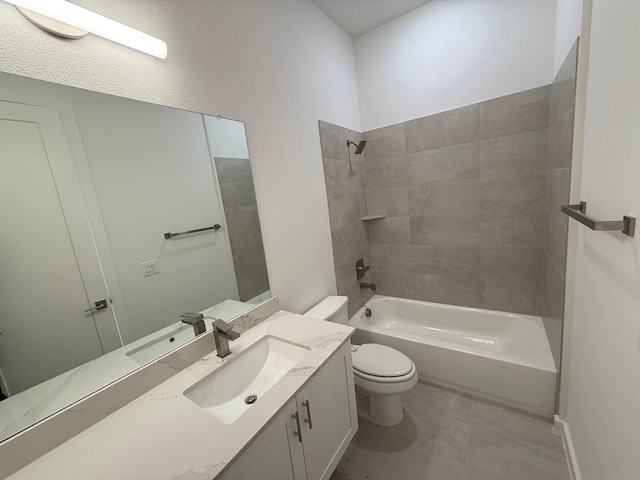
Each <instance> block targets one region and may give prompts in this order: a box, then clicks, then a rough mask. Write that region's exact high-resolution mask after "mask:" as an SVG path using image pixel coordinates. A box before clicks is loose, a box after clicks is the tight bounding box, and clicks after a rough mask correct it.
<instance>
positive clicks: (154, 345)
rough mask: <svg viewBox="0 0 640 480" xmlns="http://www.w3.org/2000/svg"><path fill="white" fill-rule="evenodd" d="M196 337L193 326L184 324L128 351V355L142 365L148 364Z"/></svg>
mask: <svg viewBox="0 0 640 480" xmlns="http://www.w3.org/2000/svg"><path fill="white" fill-rule="evenodd" d="M194 337H195V334H194V333H193V327H191V326H190V325H182V326H180V327H178V328H176V329H175V330H172V331H171V332H169V333H166V334H164V335H162V336H160V337H158V338H155V339H153V340H151V341H150V342H147V343H145V344H144V345H141V346H139V347H137V348H134V349H133V350H131V351H130V352H127V357H129V358H130V359H132V360H134V361H135V362H137V363H138V364H140V365H146V364H147V363H149V362H151V361H152V360H155V359H157V358H158V357H161V356H162V355H164V354H165V353H169V352H170V351H171V350H173V349H174V348H177V347H179V346H180V345H183V344H185V343H187V342H188V341H189V340H191V339H193V338H194Z"/></svg>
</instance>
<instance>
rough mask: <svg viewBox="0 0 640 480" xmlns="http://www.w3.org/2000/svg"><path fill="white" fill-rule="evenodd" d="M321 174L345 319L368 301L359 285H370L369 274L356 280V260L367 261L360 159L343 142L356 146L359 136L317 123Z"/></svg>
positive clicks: (361, 164) (352, 148) (364, 204)
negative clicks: (344, 300) (346, 308)
mask: <svg viewBox="0 0 640 480" xmlns="http://www.w3.org/2000/svg"><path fill="white" fill-rule="evenodd" d="M320 136H321V141H322V157H323V162H324V175H325V181H326V185H327V197H328V202H329V217H330V221H331V241H332V244H333V262H334V266H335V271H336V281H337V284H338V294H339V295H346V296H348V297H349V316H351V315H353V313H355V312H356V311H357V310H358V309H359V308H360V307H362V305H364V303H365V302H366V301H367V300H368V299H369V298H371V296H372V295H373V293H372V292H371V290H362V289H361V288H360V286H359V284H360V282H371V281H372V275H371V272H368V273H366V274H365V276H364V278H362V279H361V280H359V281H358V280H356V260H358V259H359V258H363V259H364V263H365V265H369V264H370V262H371V248H370V246H369V239H368V232H367V225H366V224H365V223H364V222H362V220H361V218H362V217H363V216H364V215H366V212H367V205H366V193H365V182H364V171H365V169H364V159H363V156H362V155H355V154H354V153H353V152H354V151H355V150H354V147H353V146H352V147H349V148H350V149H351V161H350V162H349V150H348V149H347V140H351V141H352V142H356V143H358V142H359V141H360V140H362V135H361V134H360V133H358V132H354V131H353V130H348V129H346V128H342V127H338V126H336V125H332V124H330V123H326V122H322V121H321V122H320Z"/></svg>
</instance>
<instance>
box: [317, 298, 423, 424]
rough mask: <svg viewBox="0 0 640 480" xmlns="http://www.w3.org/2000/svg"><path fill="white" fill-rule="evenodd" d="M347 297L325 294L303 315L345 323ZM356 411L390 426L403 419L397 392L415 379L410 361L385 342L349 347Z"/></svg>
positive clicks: (407, 387)
mask: <svg viewBox="0 0 640 480" xmlns="http://www.w3.org/2000/svg"><path fill="white" fill-rule="evenodd" d="M347 302H348V298H347V297H341V296H332V297H327V298H325V299H324V300H322V301H321V302H320V303H318V304H317V305H316V306H315V307H313V308H312V309H311V310H309V311H308V312H306V313H305V316H308V317H313V318H318V319H320V320H327V321H330V322H337V323H341V324H343V325H346V324H347V323H348V321H349V317H348V314H347ZM351 352H352V360H353V375H354V381H355V385H356V394H357V395H358V414H359V415H362V416H364V417H365V418H367V419H368V420H369V421H371V422H372V423H375V424H376V425H381V426H384V427H392V426H394V425H397V424H399V423H400V422H401V421H402V419H403V415H404V414H403V411H402V400H401V398H400V396H401V395H402V394H403V393H406V392H408V391H409V390H410V389H411V388H413V386H414V385H415V384H416V383H417V381H418V372H417V371H416V366H415V365H414V363H413V361H411V359H410V358H409V357H407V356H406V355H404V354H403V353H401V352H399V351H397V350H394V349H393V348H391V347H387V346H385V345H379V344H375V343H366V344H364V345H354V346H352V347H351Z"/></svg>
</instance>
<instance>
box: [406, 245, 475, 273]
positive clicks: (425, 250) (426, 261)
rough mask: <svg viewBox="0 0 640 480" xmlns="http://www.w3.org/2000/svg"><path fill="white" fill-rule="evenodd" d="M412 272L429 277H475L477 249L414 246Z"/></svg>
mask: <svg viewBox="0 0 640 480" xmlns="http://www.w3.org/2000/svg"><path fill="white" fill-rule="evenodd" d="M412 256H413V265H412V272H413V273H415V274H431V275H460V276H467V277H472V276H477V275H478V271H479V270H478V267H479V261H480V259H479V257H480V252H479V249H478V247H448V246H446V247H429V246H418V245H416V246H414V247H413V250H412Z"/></svg>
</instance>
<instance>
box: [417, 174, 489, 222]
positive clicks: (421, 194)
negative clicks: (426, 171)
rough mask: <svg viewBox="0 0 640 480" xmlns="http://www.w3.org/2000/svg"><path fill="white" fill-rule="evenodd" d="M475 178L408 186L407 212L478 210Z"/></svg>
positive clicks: (428, 213)
mask: <svg viewBox="0 0 640 480" xmlns="http://www.w3.org/2000/svg"><path fill="white" fill-rule="evenodd" d="M479 199H480V189H479V184H478V180H477V179H471V180H455V181H452V182H440V183H431V184H428V185H417V186H412V187H409V213H410V214H411V215H412V216H416V215H435V214H447V213H477V212H479V211H480V202H479Z"/></svg>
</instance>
